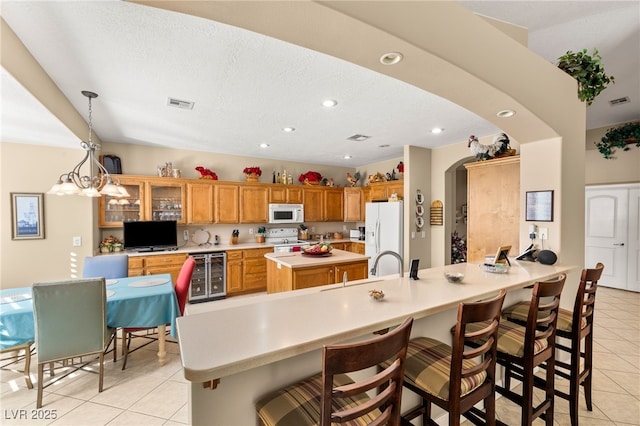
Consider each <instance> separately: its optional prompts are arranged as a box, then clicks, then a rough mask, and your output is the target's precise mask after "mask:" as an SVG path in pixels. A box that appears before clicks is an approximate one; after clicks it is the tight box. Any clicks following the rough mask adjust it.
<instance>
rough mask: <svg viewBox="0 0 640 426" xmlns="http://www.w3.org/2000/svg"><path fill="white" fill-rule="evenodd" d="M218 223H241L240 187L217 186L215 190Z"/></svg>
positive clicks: (215, 208) (215, 209) (215, 210)
mask: <svg viewBox="0 0 640 426" xmlns="http://www.w3.org/2000/svg"><path fill="white" fill-rule="evenodd" d="M214 197H215V204H214V212H215V220H216V223H238V222H239V221H240V210H239V199H240V189H239V186H238V185H233V184H216V185H215V190H214Z"/></svg>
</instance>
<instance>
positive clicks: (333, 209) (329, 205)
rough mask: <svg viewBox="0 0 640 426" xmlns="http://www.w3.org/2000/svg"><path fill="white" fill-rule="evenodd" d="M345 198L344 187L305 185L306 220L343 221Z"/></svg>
mask: <svg viewBox="0 0 640 426" xmlns="http://www.w3.org/2000/svg"><path fill="white" fill-rule="evenodd" d="M343 198H344V193H343V190H342V188H327V187H311V186H308V187H305V188H304V191H303V204H304V220H305V222H342V220H343V218H344V211H343V210H344V201H343Z"/></svg>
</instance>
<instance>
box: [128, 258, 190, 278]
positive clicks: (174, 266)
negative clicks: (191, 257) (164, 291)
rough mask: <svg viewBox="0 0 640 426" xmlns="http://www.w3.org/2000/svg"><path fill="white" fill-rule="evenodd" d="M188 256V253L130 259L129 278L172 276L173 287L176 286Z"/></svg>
mask: <svg viewBox="0 0 640 426" xmlns="http://www.w3.org/2000/svg"><path fill="white" fill-rule="evenodd" d="M187 256H188V255H187V254H186V253H173V254H156V255H150V256H132V257H129V276H130V277H135V276H141V275H157V274H171V279H172V280H173V285H176V282H177V281H178V275H180V269H182V265H183V264H184V261H185V260H186V258H187Z"/></svg>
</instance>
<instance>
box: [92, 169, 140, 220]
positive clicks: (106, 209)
mask: <svg viewBox="0 0 640 426" xmlns="http://www.w3.org/2000/svg"><path fill="white" fill-rule="evenodd" d="M118 178H119V179H120V184H121V185H122V186H124V187H125V188H126V190H127V192H129V195H130V196H129V197H128V198H116V197H111V196H109V195H105V196H102V197H100V199H99V203H98V208H99V212H98V224H99V226H100V227H102V228H109V227H122V222H131V221H138V220H146V216H145V209H144V202H145V201H146V197H145V195H144V190H145V182H144V180H141V179H139V178H135V177H128V176H118Z"/></svg>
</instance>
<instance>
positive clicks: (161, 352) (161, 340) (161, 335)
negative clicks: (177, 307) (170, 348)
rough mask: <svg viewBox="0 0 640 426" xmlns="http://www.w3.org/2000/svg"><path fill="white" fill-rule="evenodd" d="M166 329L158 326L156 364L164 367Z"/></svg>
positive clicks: (164, 326) (163, 326) (163, 325)
mask: <svg viewBox="0 0 640 426" xmlns="http://www.w3.org/2000/svg"><path fill="white" fill-rule="evenodd" d="M166 328H167V326H166V325H165V324H162V325H159V326H158V362H159V363H160V365H164V363H165V362H166V358H167V347H166V335H165V333H166Z"/></svg>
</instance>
